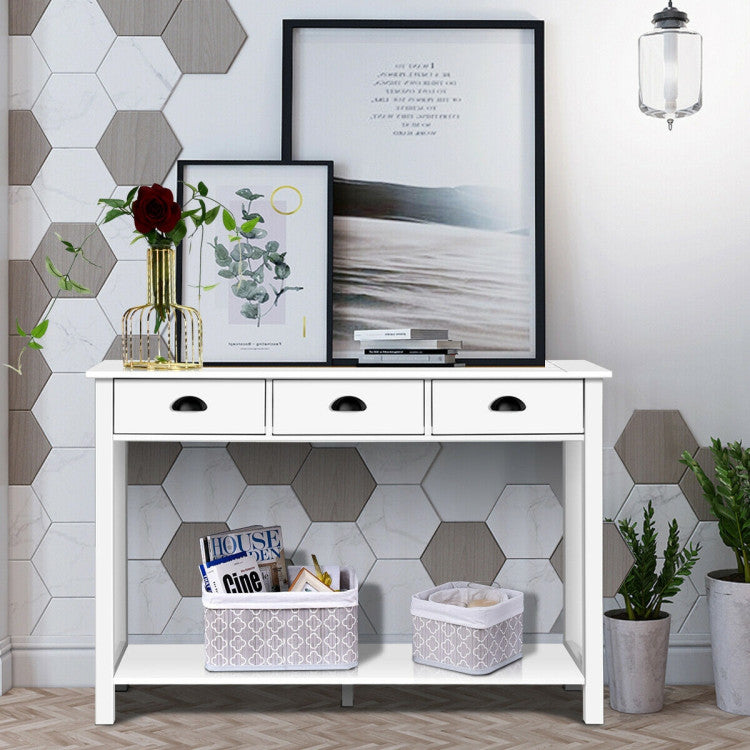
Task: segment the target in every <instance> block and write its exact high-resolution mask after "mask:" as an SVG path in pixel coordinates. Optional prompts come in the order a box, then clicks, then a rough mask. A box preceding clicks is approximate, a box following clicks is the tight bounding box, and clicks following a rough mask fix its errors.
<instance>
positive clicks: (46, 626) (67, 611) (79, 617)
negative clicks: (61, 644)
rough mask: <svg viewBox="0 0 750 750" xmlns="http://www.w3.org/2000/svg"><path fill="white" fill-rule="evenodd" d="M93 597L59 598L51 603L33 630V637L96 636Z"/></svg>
mask: <svg viewBox="0 0 750 750" xmlns="http://www.w3.org/2000/svg"><path fill="white" fill-rule="evenodd" d="M94 610H95V606H94V598H93V597H87V598H82V597H72V598H62V597H57V598H54V599H52V600H51V601H50V603H49V605H48V606H47V609H45V610H44V612H43V614H42V616H41V617H40V618H39V622H37V624H36V626H35V627H34V630H33V633H32V634H33V635H48V636H58V635H94V621H95V612H94Z"/></svg>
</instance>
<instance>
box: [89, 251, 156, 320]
mask: <svg viewBox="0 0 750 750" xmlns="http://www.w3.org/2000/svg"><path fill="white" fill-rule="evenodd" d="M142 249H143V248H142ZM147 278H148V275H147V271H146V258H145V253H144V258H143V260H139V261H135V260H118V261H117V264H116V265H115V267H114V268H113V269H112V272H111V273H110V274H109V276H108V277H107V280H106V281H105V282H104V284H103V285H102V289H101V291H100V292H99V295H98V297H97V300H98V301H99V304H100V305H101V308H102V310H104V314H105V315H106V316H107V318H108V320H109V322H110V323H111V324H112V328H113V329H114V330H116V331H122V316H123V314H124V313H125V311H126V310H129V309H130V308H131V307H135V306H136V305H143V304H145V302H146V300H147V299H148V296H147V294H148V293H147V291H146V283H147V282H146V280H147Z"/></svg>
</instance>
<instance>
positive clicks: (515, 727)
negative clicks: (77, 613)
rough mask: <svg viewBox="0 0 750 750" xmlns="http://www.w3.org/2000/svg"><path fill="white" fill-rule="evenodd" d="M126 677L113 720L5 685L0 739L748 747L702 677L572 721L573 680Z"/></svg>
mask: <svg viewBox="0 0 750 750" xmlns="http://www.w3.org/2000/svg"><path fill="white" fill-rule="evenodd" d="M354 698H355V700H354V708H340V707H339V701H340V690H339V689H337V688H332V687H316V688H300V687H291V688H274V689H272V692H271V693H270V694H269V692H268V691H264V690H263V689H260V688H251V687H244V686H243V687H232V688H226V687H221V688H218V689H206V688H205V687H148V688H144V687H133V688H131V689H130V690H129V691H127V692H125V693H118V694H117V706H118V710H117V723H116V724H115V725H114V726H111V727H97V726H94V724H93V721H94V694H93V690H91V689H83V688H80V689H70V688H67V689H43V688H34V689H28V688H15V689H13V690H11V691H10V692H9V693H7V694H6V695H4V696H0V748H2V749H3V750H4V749H5V748H11V749H12V750H19V749H20V748H36V749H38V750H42V748H107V749H108V750H115V749H117V748H190V749H191V750H196V749H198V748H200V750H223V749H224V748H233V749H234V750H237V749H239V748H253V750H255V748H258V749H259V750H277V749H279V748H289V749H291V748H294V749H295V750H318V749H320V750H323V749H324V748H325V749H326V750H329V749H334V748H346V749H347V750H349V749H355V748H356V750H375V749H376V748H377V749H380V748H387V749H388V750H414V749H416V748H420V749H421V748H428V749H433V748H446V750H447V749H449V748H450V749H451V750H454V749H458V750H462V749H463V748H466V749H467V750H472V749H473V748H477V749H478V750H488V748H513V749H514V750H532V749H533V750H537V749H538V748H576V749H578V748H606V750H609V749H610V748H644V749H646V748H647V749H648V750H661V749H662V748H664V749H665V750H666V749H667V748H670V749H671V748H674V749H675V750H687V749H690V748H701V749H705V750H708V749H710V750H718V748H737V749H738V750H750V717H741V716H733V715H731V714H727V713H724V712H722V711H720V710H719V709H717V708H716V706H715V704H714V693H713V688H711V687H670V688H667V701H666V705H665V708H664V710H663V711H662V712H661V713H659V714H651V715H645V716H629V715H626V714H619V713H616V712H614V711H611V710H610V709H609V707H607V709H606V711H605V725H604V726H603V727H594V726H589V727H587V726H585V725H584V724H582V723H581V718H580V716H581V694H580V692H565V691H563V690H562V689H561V688H550V687H545V688H528V687H527V688H497V689H492V690H490V691H489V692H488V691H484V690H480V689H477V688H474V687H466V688H461V687H459V688H450V687H430V688H425V687H421V688H411V687H410V688H392V687H362V688H356V689H355V696H354Z"/></svg>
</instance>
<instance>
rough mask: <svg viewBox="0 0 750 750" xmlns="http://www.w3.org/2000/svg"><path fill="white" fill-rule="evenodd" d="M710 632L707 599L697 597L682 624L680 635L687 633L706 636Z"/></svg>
mask: <svg viewBox="0 0 750 750" xmlns="http://www.w3.org/2000/svg"><path fill="white" fill-rule="evenodd" d="M710 632H711V626H710V623H709V619H708V599H707V598H706V597H705V596H699V597H698V598H697V599H696V601H695V604H694V605H693V608H692V609H691V610H690V612H689V613H688V616H687V617H686V618H685V622H683V623H682V627H681V628H680V633H689V634H690V635H707V634H709V633H710Z"/></svg>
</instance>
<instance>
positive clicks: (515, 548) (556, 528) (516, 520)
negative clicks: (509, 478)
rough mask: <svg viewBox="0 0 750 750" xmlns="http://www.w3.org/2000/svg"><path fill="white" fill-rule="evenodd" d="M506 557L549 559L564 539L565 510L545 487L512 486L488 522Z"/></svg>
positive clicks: (506, 491) (533, 485)
mask: <svg viewBox="0 0 750 750" xmlns="http://www.w3.org/2000/svg"><path fill="white" fill-rule="evenodd" d="M487 525H488V526H489V528H490V531H491V532H492V533H493V535H494V536H495V539H497V542H498V544H499V545H500V547H501V549H502V550H503V553H504V554H505V556H506V557H549V556H550V555H551V554H552V553H553V552H554V551H555V547H556V546H557V544H558V542H559V541H560V539H561V538H562V530H563V528H562V527H563V509H562V506H561V505H560V503H559V502H558V500H557V498H556V497H555V493H554V492H552V489H551V488H550V487H549V485H546V484H509V485H507V486H506V488H505V489H504V490H503V492H502V494H501V495H500V497H499V499H498V501H497V503H496V504H495V507H494V508H493V509H492V512H491V513H490V515H489V517H488V518H487Z"/></svg>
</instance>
